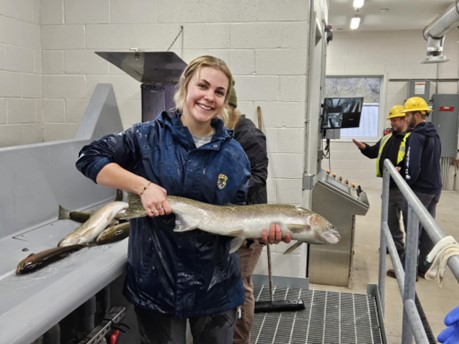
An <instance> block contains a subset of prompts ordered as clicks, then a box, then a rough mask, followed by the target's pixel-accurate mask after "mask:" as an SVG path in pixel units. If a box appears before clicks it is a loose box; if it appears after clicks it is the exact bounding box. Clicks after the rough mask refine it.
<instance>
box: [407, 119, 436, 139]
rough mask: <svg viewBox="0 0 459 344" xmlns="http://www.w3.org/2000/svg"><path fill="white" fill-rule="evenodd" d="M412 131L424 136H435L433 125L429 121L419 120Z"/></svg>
mask: <svg viewBox="0 0 459 344" xmlns="http://www.w3.org/2000/svg"><path fill="white" fill-rule="evenodd" d="M413 132H416V133H419V134H422V135H424V136H437V135H438V133H437V130H436V129H435V125H433V124H432V123H430V122H421V123H419V124H418V125H417V126H416V127H415V128H414V129H413Z"/></svg>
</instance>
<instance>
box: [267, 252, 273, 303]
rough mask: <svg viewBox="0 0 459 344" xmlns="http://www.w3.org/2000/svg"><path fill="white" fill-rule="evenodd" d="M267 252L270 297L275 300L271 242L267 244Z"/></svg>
mask: <svg viewBox="0 0 459 344" xmlns="http://www.w3.org/2000/svg"><path fill="white" fill-rule="evenodd" d="M266 253H267V254H268V276H269V299H270V300H271V302H272V301H274V295H273V274H272V270H271V248H270V247H269V244H268V245H266Z"/></svg>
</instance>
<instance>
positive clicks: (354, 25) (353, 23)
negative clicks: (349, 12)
mask: <svg viewBox="0 0 459 344" xmlns="http://www.w3.org/2000/svg"><path fill="white" fill-rule="evenodd" d="M359 26H360V17H359V16H355V17H352V19H351V25H350V26H349V27H350V29H351V30H357V29H358V28H359Z"/></svg>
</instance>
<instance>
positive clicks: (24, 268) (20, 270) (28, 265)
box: [16, 253, 34, 275]
mask: <svg viewBox="0 0 459 344" xmlns="http://www.w3.org/2000/svg"><path fill="white" fill-rule="evenodd" d="M33 256H34V253H31V254H29V255H28V256H27V257H25V258H24V259H23V260H21V261H20V262H19V264H18V265H17V267H16V274H17V275H20V274H24V273H27V272H29V270H30V269H32V268H33V267H34V264H33V260H32V257H33Z"/></svg>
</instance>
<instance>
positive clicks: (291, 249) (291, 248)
mask: <svg viewBox="0 0 459 344" xmlns="http://www.w3.org/2000/svg"><path fill="white" fill-rule="evenodd" d="M302 244H303V242H302V241H297V242H296V243H294V244H293V245H292V246H290V247H289V248H288V249H286V250H285V252H284V253H283V254H290V253H292V252H293V251H295V250H296V249H297V248H298V247H300V246H301V245H302Z"/></svg>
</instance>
